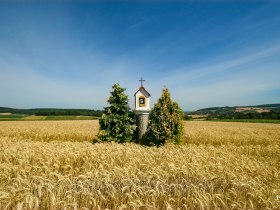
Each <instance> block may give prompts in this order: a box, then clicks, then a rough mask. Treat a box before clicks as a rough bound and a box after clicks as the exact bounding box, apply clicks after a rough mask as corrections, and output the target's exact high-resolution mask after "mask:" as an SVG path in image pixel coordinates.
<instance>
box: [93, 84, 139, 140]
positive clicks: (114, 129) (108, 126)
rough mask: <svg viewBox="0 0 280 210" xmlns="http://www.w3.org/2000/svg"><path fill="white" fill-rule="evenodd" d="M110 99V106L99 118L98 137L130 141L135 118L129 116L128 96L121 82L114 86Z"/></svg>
mask: <svg viewBox="0 0 280 210" xmlns="http://www.w3.org/2000/svg"><path fill="white" fill-rule="evenodd" d="M112 89H113V91H112V92H111V96H110V97H109V99H108V101H107V102H108V103H109V104H110V106H108V107H106V108H105V109H104V112H103V114H102V117H101V119H100V120H99V125H100V129H99V132H98V138H99V139H100V140H101V141H116V142H119V143H123V142H130V141H131V139H132V136H133V133H134V129H133V126H132V124H133V119H132V118H131V117H129V106H128V96H127V95H125V93H124V91H125V90H126V89H125V88H122V87H121V86H120V85H119V84H114V85H113V86H112Z"/></svg>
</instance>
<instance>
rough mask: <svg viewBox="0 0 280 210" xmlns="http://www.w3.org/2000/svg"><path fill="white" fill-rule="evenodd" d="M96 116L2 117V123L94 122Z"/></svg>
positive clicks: (0, 116)
mask: <svg viewBox="0 0 280 210" xmlns="http://www.w3.org/2000/svg"><path fill="white" fill-rule="evenodd" d="M94 119H98V118H97V117H95V116H75V115H58V116H37V115H16V114H10V115H0V121H41V120H94Z"/></svg>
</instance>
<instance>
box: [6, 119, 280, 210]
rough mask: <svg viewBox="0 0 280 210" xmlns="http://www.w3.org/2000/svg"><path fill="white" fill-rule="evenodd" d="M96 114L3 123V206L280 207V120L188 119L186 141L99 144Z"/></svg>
mask: <svg viewBox="0 0 280 210" xmlns="http://www.w3.org/2000/svg"><path fill="white" fill-rule="evenodd" d="M97 131H98V122H97V121H55V122H54V121H49V122H46V121H44V122H0V209H30V210H31V209H32V210H33V209H38V210H39V209H106V208H107V209H279V208H280V201H278V200H277V199H276V196H277V195H280V164H279V163H280V125H277V124H250V123H221V122H186V123H185V137H184V143H185V144H182V145H180V146H178V145H171V144H168V145H166V146H164V147H160V148H156V147H143V146H140V145H137V144H133V143H131V144H115V143H102V144H100V143H97V144H92V143H91V142H92V140H93V138H94V136H95V135H96V133H97Z"/></svg>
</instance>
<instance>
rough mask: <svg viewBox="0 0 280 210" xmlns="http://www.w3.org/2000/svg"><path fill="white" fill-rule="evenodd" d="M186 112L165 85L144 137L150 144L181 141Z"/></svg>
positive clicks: (158, 144)
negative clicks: (173, 99) (172, 98)
mask: <svg viewBox="0 0 280 210" xmlns="http://www.w3.org/2000/svg"><path fill="white" fill-rule="evenodd" d="M183 117H184V113H183V111H182V109H181V108H180V107H179V105H178V103H176V102H173V101H172V100H171V97H170V93H169V91H168V89H167V88H166V87H165V88H164V89H163V91H162V96H161V98H159V99H158V102H157V103H156V104H155V105H154V108H153V109H152V111H151V114H150V125H149V128H148V130H147V132H146V135H145V137H144V141H145V142H144V143H145V144H148V145H156V146H160V145H164V144H165V142H166V141H170V142H173V143H175V144H178V143H180V141H181V138H182V135H183V123H182V119H183Z"/></svg>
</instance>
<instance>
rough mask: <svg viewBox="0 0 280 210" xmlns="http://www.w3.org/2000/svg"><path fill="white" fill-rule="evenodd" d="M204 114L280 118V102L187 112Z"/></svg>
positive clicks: (211, 115)
mask: <svg viewBox="0 0 280 210" xmlns="http://www.w3.org/2000/svg"><path fill="white" fill-rule="evenodd" d="M192 115H204V116H205V117H206V118H207V119H215V118H216V119H275V120H280V104H264V105H256V106H234V107H228V106H226V107H211V108H205V109H199V110H197V111H194V112H189V113H187V116H189V118H191V116H192Z"/></svg>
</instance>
